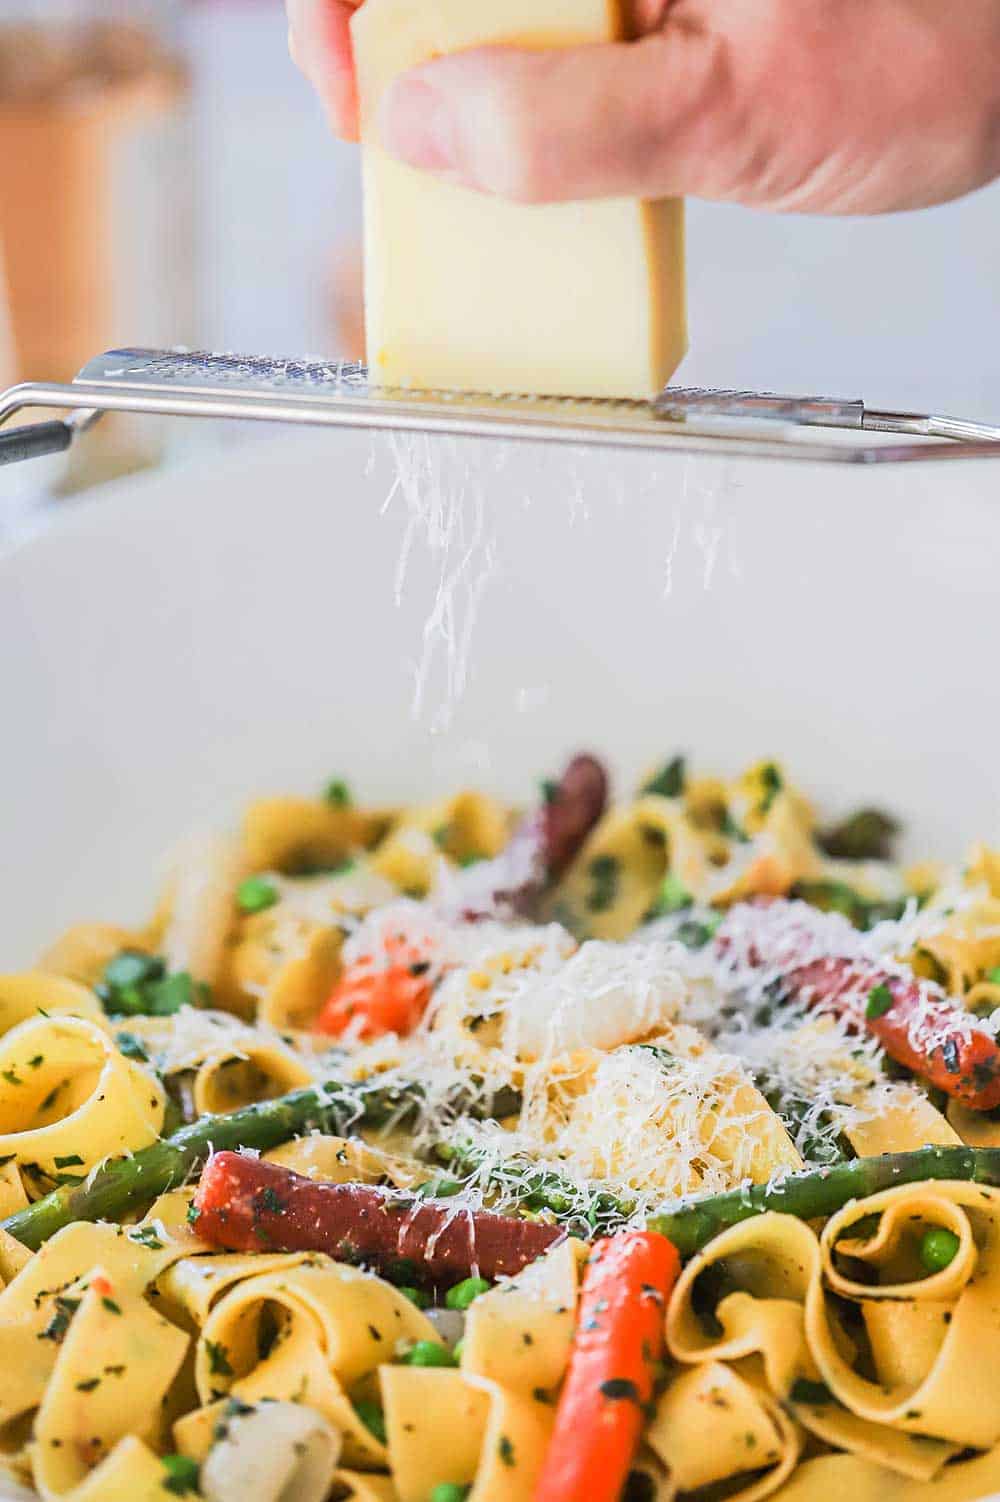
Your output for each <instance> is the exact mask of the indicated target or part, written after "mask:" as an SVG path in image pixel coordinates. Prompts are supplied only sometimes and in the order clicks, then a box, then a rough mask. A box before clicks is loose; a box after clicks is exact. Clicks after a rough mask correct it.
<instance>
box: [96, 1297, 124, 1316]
mask: <svg viewBox="0 0 1000 1502" xmlns="http://www.w3.org/2000/svg"><path fill="white" fill-rule="evenodd" d="M101 1303H102V1304H103V1305H104V1307H105V1309H106V1310H107V1311H108V1313H109V1314H121V1312H122V1306H121V1304H116V1303H115V1301H114V1299H109V1298H107V1297H105V1298H102V1300H101Z"/></svg>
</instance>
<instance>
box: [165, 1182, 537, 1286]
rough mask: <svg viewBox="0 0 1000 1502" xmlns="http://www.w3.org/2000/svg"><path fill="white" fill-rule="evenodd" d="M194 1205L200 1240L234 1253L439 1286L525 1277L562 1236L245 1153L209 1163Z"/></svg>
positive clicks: (505, 1218)
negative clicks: (337, 1265) (279, 1255)
mask: <svg viewBox="0 0 1000 1502" xmlns="http://www.w3.org/2000/svg"><path fill="white" fill-rule="evenodd" d="M194 1202H195V1206H196V1207H197V1210H198V1215H197V1219H196V1227H197V1232H198V1235H199V1236H200V1237H202V1238H203V1239H204V1240H205V1241H208V1242H211V1243H212V1244H213V1245H214V1246H218V1247H223V1248H225V1249H226V1250H227V1251H233V1252H326V1253H327V1254H328V1255H329V1256H331V1257H335V1258H337V1259H338V1260H339V1261H343V1262H351V1263H355V1264H358V1263H361V1264H364V1265H365V1266H368V1267H372V1268H374V1269H375V1270H376V1271H392V1270H393V1269H394V1265H396V1264H398V1263H400V1262H412V1263H413V1264H414V1266H415V1269H416V1271H415V1274H414V1276H415V1278H416V1279H417V1280H422V1281H424V1282H426V1283H438V1284H441V1285H442V1286H448V1285H449V1284H451V1283H457V1282H459V1281H460V1280H461V1279H462V1278H467V1277H469V1276H470V1275H471V1274H473V1273H478V1274H479V1275H480V1276H482V1277H484V1278H490V1279H493V1278H497V1277H500V1276H505V1275H510V1274H513V1273H517V1272H520V1271H521V1269H522V1268H524V1267H527V1265H528V1263H529V1262H534V1261H535V1260H536V1258H538V1257H540V1256H541V1255H542V1253H543V1252H545V1251H547V1250H548V1249H549V1247H550V1246H553V1245H554V1244H555V1243H556V1242H557V1241H561V1240H562V1239H563V1237H564V1236H565V1232H564V1231H563V1230H562V1229H561V1228H560V1227H559V1226H548V1225H543V1224H541V1223H539V1222H537V1221H528V1220H514V1219H512V1218H510V1217H508V1216H504V1215H494V1214H493V1213H491V1212H489V1211H486V1210H477V1211H469V1210H457V1209H455V1208H454V1207H452V1206H450V1205H448V1204H446V1203H443V1202H441V1201H437V1202H433V1201H427V1200H419V1199H413V1198H412V1197H409V1196H404V1195H400V1194H396V1193H393V1192H391V1191H389V1190H386V1189H376V1188H373V1187H372V1186H371V1185H368V1184H332V1183H329V1182H326V1181H319V1182H317V1181H315V1180H313V1179H307V1178H304V1177H303V1176H302V1174H298V1173H293V1172H292V1170H291V1169H289V1168H282V1167H281V1166H280V1165H279V1164H277V1163H265V1162H264V1161H263V1160H262V1159H260V1158H253V1157H245V1156H243V1154H241V1153H230V1152H225V1153H215V1154H214V1155H213V1156H212V1157H211V1158H209V1160H208V1162H207V1163H206V1164H205V1167H204V1169H203V1170H202V1175H201V1181H200V1183H199V1185H198V1188H197V1191H196V1193H195V1198H194Z"/></svg>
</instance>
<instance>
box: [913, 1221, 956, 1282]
mask: <svg viewBox="0 0 1000 1502" xmlns="http://www.w3.org/2000/svg"><path fill="white" fill-rule="evenodd" d="M960 1246H961V1242H960V1241H959V1239H958V1237H957V1236H956V1235H955V1233H954V1231H948V1230H945V1228H944V1226H934V1227H933V1228H932V1229H931V1230H930V1231H925V1232H924V1234H923V1236H921V1238H920V1260H921V1262H922V1263H923V1264H924V1266H925V1267H926V1269H927V1271H928V1272H929V1273H939V1272H940V1271H941V1270H942V1268H945V1267H947V1266H948V1265H949V1263H951V1262H954V1260H955V1254H956V1252H957V1251H958V1249H959V1247H960Z"/></svg>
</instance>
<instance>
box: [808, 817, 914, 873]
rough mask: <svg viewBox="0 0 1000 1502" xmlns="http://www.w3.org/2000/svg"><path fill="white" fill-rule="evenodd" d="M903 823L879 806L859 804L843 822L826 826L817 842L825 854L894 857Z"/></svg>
mask: <svg viewBox="0 0 1000 1502" xmlns="http://www.w3.org/2000/svg"><path fill="white" fill-rule="evenodd" d="M898 834H899V824H898V823H897V821H896V820H895V819H894V818H893V817H892V815H891V814H886V813H883V812H882V810H881V809H878V808H859V809H858V810H857V812H856V813H853V814H851V815H850V816H849V817H848V818H846V819H844V820H843V821H842V822H841V823H840V824H835V825H833V827H832V828H830V829H824V830H821V831H820V832H819V834H818V835H817V836H816V843H817V845H818V846H819V848H820V849H821V850H822V851H823V853H824V855H830V856H833V857H834V859H835V860H845V861H888V860H892V854H893V849H892V847H893V841H894V840H895V837H896V835H898Z"/></svg>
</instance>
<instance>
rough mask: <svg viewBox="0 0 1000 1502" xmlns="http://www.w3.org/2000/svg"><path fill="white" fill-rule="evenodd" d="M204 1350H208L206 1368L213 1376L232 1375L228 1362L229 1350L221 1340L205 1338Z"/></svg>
mask: <svg viewBox="0 0 1000 1502" xmlns="http://www.w3.org/2000/svg"><path fill="white" fill-rule="evenodd" d="M205 1350H206V1351H207V1352H208V1369H209V1371H210V1372H211V1374H212V1376H213V1377H232V1376H233V1375H234V1373H233V1369H232V1366H231V1365H230V1362H229V1352H228V1351H227V1350H226V1348H225V1346H224V1345H223V1344H222V1342H221V1341H217V1340H206V1342H205Z"/></svg>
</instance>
